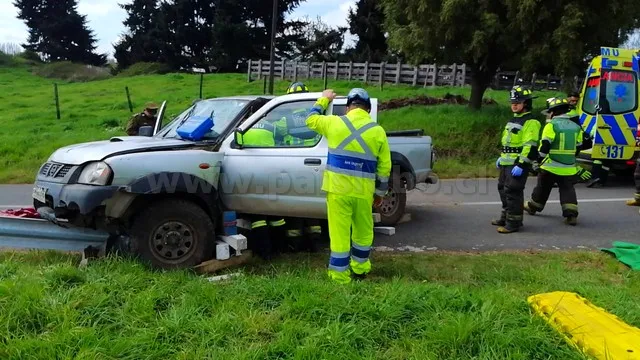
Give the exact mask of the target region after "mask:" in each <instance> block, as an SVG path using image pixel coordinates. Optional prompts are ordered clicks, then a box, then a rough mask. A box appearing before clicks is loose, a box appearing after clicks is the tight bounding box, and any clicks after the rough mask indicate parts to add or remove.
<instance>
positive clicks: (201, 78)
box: [199, 73, 204, 99]
mask: <svg viewBox="0 0 640 360" xmlns="http://www.w3.org/2000/svg"><path fill="white" fill-rule="evenodd" d="M203 81H204V74H203V73H200V97H199V99H202V82H203Z"/></svg>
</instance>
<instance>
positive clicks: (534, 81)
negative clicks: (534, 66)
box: [531, 73, 537, 90]
mask: <svg viewBox="0 0 640 360" xmlns="http://www.w3.org/2000/svg"><path fill="white" fill-rule="evenodd" d="M536 77H537V75H536V73H533V75H531V89H533V90H536Z"/></svg>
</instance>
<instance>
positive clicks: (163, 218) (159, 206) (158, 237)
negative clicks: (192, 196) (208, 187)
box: [130, 199, 215, 269]
mask: <svg viewBox="0 0 640 360" xmlns="http://www.w3.org/2000/svg"><path fill="white" fill-rule="evenodd" d="M130 234H131V246H132V248H131V250H132V251H133V252H134V254H136V255H138V256H139V257H140V258H141V259H142V260H143V261H146V262H150V263H151V264H152V265H153V266H154V267H157V268H161V269H182V268H191V267H193V266H196V265H198V264H200V263H202V262H203V261H206V260H208V259H211V257H212V256H213V252H214V248H213V244H214V242H213V239H215V227H214V224H213V222H212V221H211V219H210V218H209V215H208V214H207V213H206V212H205V211H204V210H202V208H200V207H199V206H198V205H196V204H194V203H192V202H190V201H187V200H182V199H165V200H160V201H156V202H153V203H152V204H151V205H150V206H148V207H147V208H145V209H144V210H143V211H142V212H141V213H140V214H139V215H138V216H136V218H135V219H134V220H133V224H132V226H131V229H130Z"/></svg>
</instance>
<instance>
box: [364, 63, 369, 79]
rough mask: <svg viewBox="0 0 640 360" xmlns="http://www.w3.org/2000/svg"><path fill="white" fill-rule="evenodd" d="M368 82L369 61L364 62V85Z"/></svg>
mask: <svg viewBox="0 0 640 360" xmlns="http://www.w3.org/2000/svg"><path fill="white" fill-rule="evenodd" d="M367 81H369V61H365V62H364V83H365V84H366V83H367Z"/></svg>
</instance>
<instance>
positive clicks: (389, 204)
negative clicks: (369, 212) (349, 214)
mask: <svg viewBox="0 0 640 360" xmlns="http://www.w3.org/2000/svg"><path fill="white" fill-rule="evenodd" d="M390 181H391V184H390V185H391V188H390V189H389V194H388V195H387V196H386V197H385V199H384V200H383V201H382V205H380V207H379V208H378V209H374V211H377V212H378V213H379V214H380V224H381V225H382V226H393V225H395V224H397V223H398V221H400V219H401V218H402V215H404V209H405V207H406V205H407V192H406V190H405V189H404V182H403V181H402V178H401V177H400V174H398V173H393V174H392V176H391V179H390Z"/></svg>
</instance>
